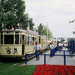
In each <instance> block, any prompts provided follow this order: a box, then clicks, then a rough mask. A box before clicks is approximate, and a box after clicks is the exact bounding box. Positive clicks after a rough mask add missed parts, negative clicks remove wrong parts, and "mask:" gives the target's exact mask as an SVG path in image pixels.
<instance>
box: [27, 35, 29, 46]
mask: <svg viewBox="0 0 75 75" xmlns="http://www.w3.org/2000/svg"><path fill="white" fill-rule="evenodd" d="M27 45H29V36H28V37H27Z"/></svg>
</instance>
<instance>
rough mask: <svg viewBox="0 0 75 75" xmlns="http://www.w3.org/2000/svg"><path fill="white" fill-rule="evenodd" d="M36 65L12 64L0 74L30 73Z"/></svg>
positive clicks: (29, 74) (30, 74) (23, 74)
mask: <svg viewBox="0 0 75 75" xmlns="http://www.w3.org/2000/svg"><path fill="white" fill-rule="evenodd" d="M36 66H37V65H26V66H22V67H21V66H19V65H16V66H13V67H11V68H8V69H5V70H3V71H1V72H0V75H32V74H33V72H34V71H35V68H36Z"/></svg>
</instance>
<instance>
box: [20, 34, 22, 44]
mask: <svg viewBox="0 0 75 75" xmlns="http://www.w3.org/2000/svg"><path fill="white" fill-rule="evenodd" d="M21 38H22V35H20V44H22V41H21Z"/></svg>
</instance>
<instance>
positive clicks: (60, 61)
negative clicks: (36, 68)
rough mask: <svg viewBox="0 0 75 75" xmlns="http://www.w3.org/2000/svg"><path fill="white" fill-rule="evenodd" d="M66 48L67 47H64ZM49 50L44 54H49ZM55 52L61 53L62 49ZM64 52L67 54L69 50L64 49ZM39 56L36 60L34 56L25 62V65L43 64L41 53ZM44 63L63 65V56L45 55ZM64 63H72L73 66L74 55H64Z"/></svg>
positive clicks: (74, 62)
mask: <svg viewBox="0 0 75 75" xmlns="http://www.w3.org/2000/svg"><path fill="white" fill-rule="evenodd" d="M65 50H67V49H65ZM49 53H50V51H47V52H46V53H44V54H49ZM55 54H61V55H63V51H61V52H59V51H57V52H56V53H55ZM65 54H67V55H69V52H68V51H66V52H65ZM39 56H40V60H38V61H36V58H34V59H32V60H30V61H28V62H27V65H39V64H44V56H43V55H39ZM46 64H49V65H64V57H63V56H53V57H50V56H46ZM66 65H74V66H75V56H73V57H71V56H66Z"/></svg>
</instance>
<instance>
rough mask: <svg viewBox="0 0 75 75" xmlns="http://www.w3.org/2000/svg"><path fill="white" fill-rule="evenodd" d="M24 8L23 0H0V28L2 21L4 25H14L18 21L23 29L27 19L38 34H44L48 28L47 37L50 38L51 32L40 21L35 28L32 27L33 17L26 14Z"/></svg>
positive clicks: (31, 27) (31, 26)
mask: <svg viewBox="0 0 75 75" xmlns="http://www.w3.org/2000/svg"><path fill="white" fill-rule="evenodd" d="M25 9H26V5H25V1H23V0H0V30H1V29H2V23H4V25H5V26H6V25H7V24H12V25H13V26H16V25H17V24H18V23H19V24H20V23H21V24H22V27H23V29H25V30H26V29H27V26H28V21H29V26H30V29H31V30H35V31H38V32H39V35H45V36H46V35H47V29H48V37H49V38H52V32H51V31H50V30H49V28H47V26H45V25H43V24H42V23H40V24H39V26H38V27H37V29H36V28H34V26H35V24H34V23H33V19H32V18H30V17H29V16H28V13H26V12H25ZM28 18H29V19H28Z"/></svg>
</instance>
